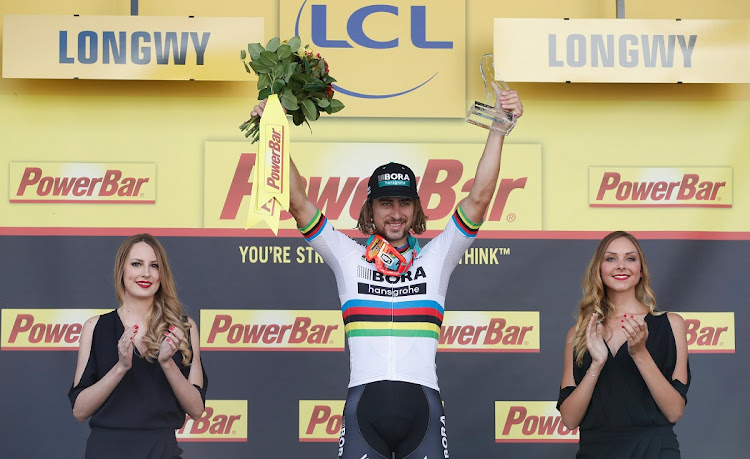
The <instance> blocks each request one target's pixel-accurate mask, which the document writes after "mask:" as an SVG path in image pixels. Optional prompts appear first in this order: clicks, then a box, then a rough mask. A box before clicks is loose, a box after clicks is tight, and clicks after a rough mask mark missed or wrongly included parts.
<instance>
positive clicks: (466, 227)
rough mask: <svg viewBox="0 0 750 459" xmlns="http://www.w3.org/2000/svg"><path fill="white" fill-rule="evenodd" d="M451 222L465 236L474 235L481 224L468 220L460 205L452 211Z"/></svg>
mask: <svg viewBox="0 0 750 459" xmlns="http://www.w3.org/2000/svg"><path fill="white" fill-rule="evenodd" d="M453 222H454V223H455V224H456V226H457V227H458V229H459V230H461V232H462V233H464V236H466V237H476V235H477V233H478V232H479V227H480V226H482V222H479V223H474V222H472V221H471V220H469V217H467V216H466V214H464V211H463V210H462V209H461V206H458V207H456V211H455V212H453Z"/></svg>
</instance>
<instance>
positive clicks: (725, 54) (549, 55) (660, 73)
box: [494, 19, 750, 83]
mask: <svg viewBox="0 0 750 459" xmlns="http://www.w3.org/2000/svg"><path fill="white" fill-rule="evenodd" d="M748 37H750V21H744V20H743V21H739V20H738V21H729V20H702V19H701V20H698V19H689V20H684V21H683V20H669V19H571V20H563V19H495V27H494V54H495V63H496V71H497V72H498V74H499V76H502V78H503V79H505V80H506V81H535V82H565V81H570V82H589V83H596V82H601V83H604V82H606V83H678V82H681V83H750V60H748V59H747V56H748V55H750V39H749V38H748Z"/></svg>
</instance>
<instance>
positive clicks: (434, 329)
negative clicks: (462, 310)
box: [341, 299, 445, 340]
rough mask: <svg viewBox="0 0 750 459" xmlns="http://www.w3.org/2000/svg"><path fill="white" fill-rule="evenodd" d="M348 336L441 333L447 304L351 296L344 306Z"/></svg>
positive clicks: (435, 337)
mask: <svg viewBox="0 0 750 459" xmlns="http://www.w3.org/2000/svg"><path fill="white" fill-rule="evenodd" d="M341 312H342V315H343V317H344V330H345V331H346V337H347V338H351V337H354V336H407V337H423V338H434V339H435V340H437V339H438V338H439V337H440V326H441V325H442V324H443V313H444V312H445V311H444V309H443V307H442V306H440V304H439V303H438V302H437V301H432V300H417V301H401V302H390V301H375V300H359V299H355V300H349V301H347V302H346V303H344V305H343V306H342V307H341Z"/></svg>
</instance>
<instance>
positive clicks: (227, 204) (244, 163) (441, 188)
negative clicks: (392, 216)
mask: <svg viewBox="0 0 750 459" xmlns="http://www.w3.org/2000/svg"><path fill="white" fill-rule="evenodd" d="M254 164H255V153H242V154H241V155H240V157H239V161H238V162H237V166H236V168H235V170H234V174H233V178H232V181H231V184H230V185H229V188H228V191H227V194H226V197H225V198H224V199H223V201H222V203H221V215H220V217H219V220H236V219H237V218H238V213H239V211H240V208H241V204H242V200H243V198H244V197H245V196H249V195H250V193H251V191H252V178H253V167H254ZM462 174H463V165H462V163H461V161H459V160H454V159H430V160H428V161H427V167H426V169H425V170H424V173H423V174H422V176H421V179H418V180H417V182H418V183H419V195H420V197H421V200H422V202H424V203H433V202H437V203H438V204H437V205H435V207H429V206H428V208H427V210H426V211H429V215H430V220H440V219H442V218H445V217H448V216H450V215H451V214H452V213H453V211H454V210H455V208H456V204H457V202H458V199H457V194H456V192H457V191H461V192H468V191H469V189H470V188H471V184H472V183H473V179H471V180H469V181H465V182H461V177H462ZM528 178H529V177H528V176H520V177H517V178H501V179H500V180H499V183H498V188H497V193H496V194H495V198H494V200H493V202H492V205H491V206H490V208H489V210H488V213H487V216H486V217H485V223H486V222H489V221H500V220H501V218H502V217H503V215H504V214H503V212H504V210H505V206H506V204H507V202H508V199H509V197H510V195H511V193H513V194H514V196H515V195H516V194H519V193H523V191H522V190H523V189H524V188H526V182H527V180H528ZM303 180H305V181H306V182H307V183H308V184H309V186H308V190H307V192H308V195H309V196H310V199H311V200H312V201H313V203H315V205H316V206H318V208H319V209H321V210H323V211H324V213H325V214H326V217H328V219H329V220H331V221H335V220H338V219H339V218H342V214H344V215H346V213H348V215H349V217H350V218H352V219H353V220H354V221H356V220H357V219H358V218H359V211H360V207H361V205H362V202H363V201H364V200H365V199H366V198H367V182H368V181H369V177H309V178H307V179H303ZM208 186H211V185H208ZM217 186H220V185H219V184H218V183H217ZM288 218H291V216H290V215H288V214H286V215H282V219H288Z"/></svg>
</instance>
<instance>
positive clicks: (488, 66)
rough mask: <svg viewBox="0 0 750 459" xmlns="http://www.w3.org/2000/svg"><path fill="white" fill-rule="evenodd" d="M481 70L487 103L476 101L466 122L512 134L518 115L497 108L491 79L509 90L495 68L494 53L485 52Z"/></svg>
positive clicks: (502, 88)
mask: <svg viewBox="0 0 750 459" xmlns="http://www.w3.org/2000/svg"><path fill="white" fill-rule="evenodd" d="M479 71H480V73H481V74H482V81H484V96H485V99H486V100H487V103H482V102H479V101H474V103H473V104H472V105H471V108H470V109H469V112H468V113H467V114H466V122H467V123H470V124H473V125H475V126H479V127H482V128H485V129H491V130H493V131H498V132H500V133H502V134H503V135H508V134H510V131H511V130H513V128H514V127H515V125H516V115H515V114H514V113H513V112H509V111H506V110H503V109H502V108H495V106H494V95H495V91H494V90H493V89H492V85H491V84H490V81H495V82H496V83H497V84H498V85H499V86H500V89H501V90H508V89H509V88H508V85H507V84H505V82H504V81H503V80H502V79H500V77H499V75H498V73H497V69H496V68H495V59H494V56H493V55H492V54H485V55H484V56H482V59H481V60H480V63H479Z"/></svg>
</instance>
